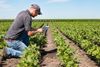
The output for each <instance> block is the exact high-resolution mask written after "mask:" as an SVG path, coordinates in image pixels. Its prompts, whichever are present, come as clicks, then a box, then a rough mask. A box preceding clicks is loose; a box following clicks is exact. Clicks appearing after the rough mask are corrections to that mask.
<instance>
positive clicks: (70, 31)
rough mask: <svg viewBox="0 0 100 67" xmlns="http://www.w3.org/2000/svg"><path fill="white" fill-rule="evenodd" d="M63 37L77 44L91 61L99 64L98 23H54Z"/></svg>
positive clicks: (99, 39) (99, 40)
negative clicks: (63, 34)
mask: <svg viewBox="0 0 100 67" xmlns="http://www.w3.org/2000/svg"><path fill="white" fill-rule="evenodd" d="M54 25H55V26H56V27H58V28H59V29H60V30H61V31H62V32H63V33H65V35H66V36H67V37H68V38H70V39H71V40H73V41H74V42H76V43H77V45H78V46H80V47H81V48H82V49H83V50H84V51H85V52H86V53H87V54H88V55H89V56H91V58H92V59H93V60H95V61H96V62H97V63H98V64H100V30H99V29H100V23H99V22H92V23H91V22H88V23H87V22H70V23H65V22H61V23H59V24H58V23H54Z"/></svg>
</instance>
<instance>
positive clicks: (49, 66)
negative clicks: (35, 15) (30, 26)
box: [41, 29, 61, 67]
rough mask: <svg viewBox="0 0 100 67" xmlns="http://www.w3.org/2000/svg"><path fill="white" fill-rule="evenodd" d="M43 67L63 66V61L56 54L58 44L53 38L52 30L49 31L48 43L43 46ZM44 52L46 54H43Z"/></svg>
mask: <svg viewBox="0 0 100 67" xmlns="http://www.w3.org/2000/svg"><path fill="white" fill-rule="evenodd" d="M43 49H44V52H43V53H42V62H41V67H61V63H60V61H59V60H58V58H57V56H56V53H57V52H56V50H57V49H56V46H55V44H54V42H53V40H52V35H51V30H50V29H49V30H48V32H47V44H46V47H44V48H43ZM43 54H44V55H43Z"/></svg>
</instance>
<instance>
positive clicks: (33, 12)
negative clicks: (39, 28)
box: [31, 9, 38, 17]
mask: <svg viewBox="0 0 100 67" xmlns="http://www.w3.org/2000/svg"><path fill="white" fill-rule="evenodd" d="M31 15H32V17H35V16H37V15H38V11H37V10H36V9H33V11H32V13H31Z"/></svg>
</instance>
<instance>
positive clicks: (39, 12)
mask: <svg viewBox="0 0 100 67" xmlns="http://www.w3.org/2000/svg"><path fill="white" fill-rule="evenodd" d="M31 7H32V8H35V9H37V11H38V14H39V15H41V14H42V13H41V9H40V7H39V6H38V5H37V4H31Z"/></svg>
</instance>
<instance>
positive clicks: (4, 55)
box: [2, 47, 8, 61]
mask: <svg viewBox="0 0 100 67" xmlns="http://www.w3.org/2000/svg"><path fill="white" fill-rule="evenodd" d="M7 58H8V55H7V48H6V47H4V48H3V57H2V61H4V60H6V59H7Z"/></svg>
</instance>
